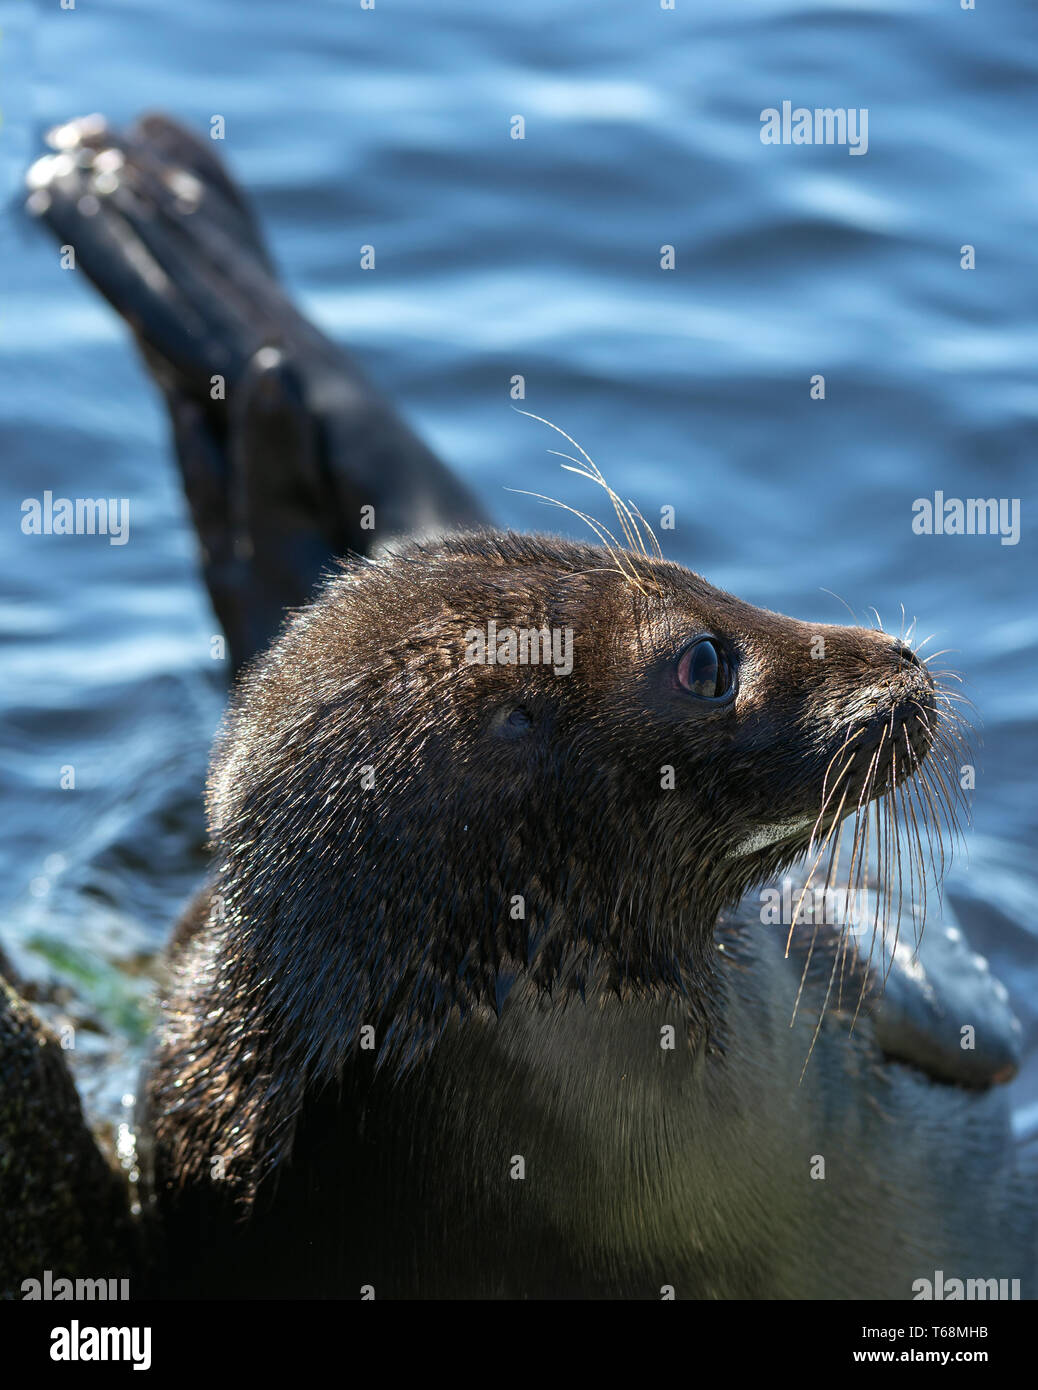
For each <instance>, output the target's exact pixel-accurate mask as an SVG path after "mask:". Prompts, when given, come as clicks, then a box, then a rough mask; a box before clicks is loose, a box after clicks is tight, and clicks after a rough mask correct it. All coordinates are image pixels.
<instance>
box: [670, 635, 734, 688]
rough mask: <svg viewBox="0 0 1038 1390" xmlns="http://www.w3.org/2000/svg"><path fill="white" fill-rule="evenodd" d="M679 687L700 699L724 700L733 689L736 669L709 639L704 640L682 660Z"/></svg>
mask: <svg viewBox="0 0 1038 1390" xmlns="http://www.w3.org/2000/svg"><path fill="white" fill-rule="evenodd" d="M678 684H679V685H680V686H681V688H682V690H687V691H688V693H689V694H690V695H695V696H697V697H698V698H699V699H700V700H720V699H721V698H722V697H723V696H725V695H727V694H728V693H729V691H730V690H731V688H732V669H731V667H730V666H729V664H728V660H727V658H726V657H725V654H724V652H723V651H722V650H721V648H720V647H719V646H718V645H717V643H716V642H714V641H712V640H711V639H710V638H709V637H700V638H699V639H698V640H697V641H695V642H693V643H692V644H691V645H690V646H688V647H686V648H685V650H684V651H683V652H682V653H681V655H680V657H678Z"/></svg>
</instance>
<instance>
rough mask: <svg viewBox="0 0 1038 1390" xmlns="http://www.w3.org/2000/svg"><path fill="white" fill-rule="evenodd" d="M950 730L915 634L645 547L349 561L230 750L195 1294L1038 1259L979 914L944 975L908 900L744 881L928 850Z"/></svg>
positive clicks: (201, 1087)
mask: <svg viewBox="0 0 1038 1390" xmlns="http://www.w3.org/2000/svg"><path fill="white" fill-rule="evenodd" d="M490 633H493V634H494V640H495V642H496V645H495V646H493V647H492V648H491V647H488V645H487V640H486V637H487V634H490ZM505 634H508V636H506V635H505ZM524 634H526V638H525V639H524ZM531 634H532V635H533V638H536V639H538V640H536V641H535V640H532V638H531V636H530V635H531ZM553 634H564V635H565V634H568V635H569V638H571V643H570V649H571V663H562V664H561V665H560V663H558V662H556V661H554V660H552V659H551V654H552V652H553V651H554V648H553V646H552V644H551V642H550V641H548V639H549V638H550V637H551V636H552V635H553ZM513 639H515V640H514V641H513ZM524 641H525V645H524ZM524 653H525V656H526V659H525V660H523V654H524ZM513 658H514V659H513ZM538 658H547V659H538ZM567 664H569V665H570V669H569V670H568V673H565V674H564V672H565V671H566V666H567ZM956 733H957V730H956V726H955V715H954V706H953V705H952V703H951V701H950V698H949V696H948V695H946V694H945V693H944V692H943V691H942V689H941V688H940V686H939V685H938V684H937V683H936V682H935V680H934V678H933V676H932V675H931V673H930V670H929V669H928V667H927V665H926V664H925V662H924V661H922V660H921V659H920V658H919V657H918V656H916V655H915V654H914V653H913V652H912V651H911V650H910V649H909V647H908V646H907V645H906V644H905V643H904V642H902V641H900V640H898V639H895V638H893V637H891V636H888V635H887V634H885V633H883V632H880V631H877V630H871V629H866V628H861V627H839V626H829V625H820V624H816V623H805V622H799V621H796V620H794V619H792V618H788V617H784V616H782V615H779V614H776V613H770V612H767V611H764V610H761V609H758V608H756V607H753V606H752V605H750V604H747V603H744V602H742V601H741V600H739V599H738V598H735V597H733V596H731V595H729V594H727V593H724V592H722V591H720V590H718V589H716V588H714V587H712V586H711V585H710V584H708V583H707V582H706V581H705V580H704V579H702V578H701V577H699V576H697V575H695V574H693V573H691V572H690V571H688V570H686V569H684V568H682V567H680V566H678V565H676V564H673V563H669V562H667V561H665V560H663V559H660V558H658V557H656V556H654V555H647V554H642V553H640V552H638V551H636V550H635V551H632V550H630V549H622V548H619V547H612V546H610V547H608V548H606V549H603V548H602V547H600V546H596V545H589V544H582V543H575V542H569V541H563V540H560V539H557V538H554V537H548V536H541V537H538V536H521V535H515V534H511V533H500V532H493V531H478V532H472V533H466V534H458V535H455V536H452V537H447V538H444V539H442V540H441V541H439V542H436V543H418V542H415V543H410V544H404V545H401V546H399V547H397V548H396V549H395V550H394V551H393V552H392V553H388V554H386V555H384V556H382V557H380V558H379V559H378V560H376V561H357V562H354V563H351V564H344V565H343V566H342V567H341V570H340V572H339V573H338V575H337V576H335V577H334V578H333V579H332V580H331V581H330V582H329V583H328V585H327V587H326V588H325V589H324V591H323V593H322V595H321V596H320V598H319V599H318V600H317V601H316V603H315V604H313V605H312V606H311V607H309V608H307V609H304V610H303V611H302V612H301V613H299V614H298V615H297V616H296V617H295V618H294V619H293V620H292V621H291V622H290V624H289V625H288V627H287V628H286V630H285V632H284V633H283V635H282V636H281V638H280V639H279V641H278V642H277V643H276V644H275V645H274V647H273V648H272V649H271V651H270V652H269V653H268V654H267V655H266V656H265V657H263V658H261V659H260V661H259V662H258V663H257V664H255V666H254V667H253V668H252V669H251V670H250V672H249V673H248V674H247V676H246V678H245V680H244V683H243V684H242V686H241V688H240V691H239V693H238V695H237V697H236V699H235V701H234V704H233V707H232V710H231V713H230V715H229V717H228V721H227V724H226V728H225V730H224V732H223V734H222V736H221V738H220V741H219V744H218V748H217V752H216V754H215V758H214V763H213V768H212V772H211V778H210V783H209V791H208V804H209V815H210V824H211V832H212V837H213V843H214V850H215V857H214V863H215V871H214V877H213V881H212V884H211V886H210V889H209V890H208V894H207V899H206V902H205V903H204V904H200V905H198V906H197V907H196V909H195V910H194V912H193V914H192V916H191V920H190V923H189V924H188V928H187V929H186V930H184V931H183V932H182V933H181V937H180V946H179V949H178V952H177V959H176V983H175V986H174V987H173V988H172V990H171V993H170V998H169V1000H168V1002H167V1005H166V1009H165V1025H164V1030H163V1034H162V1038H161V1041H160V1045H159V1049H158V1052H157V1055H156V1059H155V1063H154V1067H153V1071H152V1074H151V1077H150V1082H149V1087H148V1105H149V1111H150V1118H149V1124H150V1128H151V1131H152V1134H153V1142H154V1174H153V1192H154V1197H153V1201H154V1204H155V1209H156V1212H157V1214H158V1216H159V1220H160V1223H161V1225H162V1227H163V1229H164V1231H165V1233H166V1241H167V1261H168V1263H167V1270H168V1273H167V1285H166V1291H167V1292H169V1293H173V1294H193V1295H196V1296H197V1295H199V1294H202V1295H205V1294H208V1295H210V1296H235V1295H237V1296H242V1295H289V1296H299V1295H311V1296H347V1297H349V1296H359V1295H360V1294H361V1291H362V1290H368V1291H371V1290H373V1291H374V1293H375V1296H377V1297H417V1296H429V1297H438V1298H443V1297H494V1296H501V1297H591V1296H601V1297H623V1298H632V1297H647V1298H658V1297H660V1296H669V1293H670V1292H673V1293H675V1294H676V1296H678V1297H687V1298H762V1297H789V1298H834V1297H856V1298H886V1297H892V1298H908V1297H912V1296H913V1286H914V1285H915V1284H916V1283H917V1282H918V1281H920V1280H925V1279H928V1278H929V1279H932V1278H933V1277H934V1272H935V1271H936V1270H943V1271H944V1272H945V1275H948V1274H949V1273H953V1272H954V1273H955V1274H956V1275H961V1276H963V1277H972V1276H976V1277H980V1276H986V1275H987V1274H989V1273H997V1274H998V1275H999V1276H1000V1277H1006V1278H1013V1277H1016V1278H1021V1279H1023V1280H1026V1281H1030V1280H1031V1278H1032V1275H1033V1261H1034V1218H1033V1192H1029V1191H1028V1188H1027V1186H1026V1184H1025V1182H1024V1179H1023V1177H1022V1176H1021V1175H1020V1174H1019V1173H1018V1172H1017V1171H1016V1170H1015V1167H1014V1156H1013V1149H1012V1144H1011V1142H1010V1138H1009V1130H1008V1118H1007V1109H1006V1105H1005V1099H1004V1093H1003V1092H1001V1091H1000V1090H999V1089H998V1087H997V1086H996V1084H995V1083H996V1082H997V1081H999V1080H1003V1079H1005V1078H1006V1077H1007V1076H1008V1075H1010V1074H1011V1073H1012V1071H1013V1068H1014V1046H1015V1044H1014V1039H1013V1034H1012V1027H1011V1023H1010V1020H1009V1017H1008V1013H1007V1011H1006V1010H1005V1007H1004V998H1003V996H1001V995H999V992H998V991H999V989H1000V987H996V986H995V985H994V984H993V982H991V981H990V978H989V977H987V976H985V974H984V972H983V970H982V969H981V968H980V966H979V965H977V964H976V963H975V962H974V961H973V959H972V958H971V957H970V956H969V954H968V952H966V950H965V948H964V947H960V948H959V949H957V950H956V949H954V940H953V939H950V938H947V937H945V938H943V948H944V950H945V953H946V959H945V960H944V963H943V966H939V967H937V968H935V969H933V970H930V971H929V972H927V971H926V970H925V969H924V968H923V967H922V966H921V965H920V964H919V963H918V962H916V961H915V960H914V958H913V956H912V953H911V952H906V951H905V949H904V946H903V944H902V945H898V946H895V945H894V938H895V930H894V927H895V925H896V924H894V923H890V922H889V919H888V916H886V915H884V912H881V910H880V909H879V908H877V915H876V919H875V923H877V924H879V926H880V927H881V928H882V926H883V924H884V923H886V924H887V925H888V927H889V930H888V931H883V930H880V931H879V932H878V933H877V934H878V935H881V936H885V937H886V938H887V940H886V942H885V946H884V945H880V946H879V947H876V946H875V945H874V944H873V945H871V946H870V938H869V937H866V938H865V941H864V946H865V949H862V950H856V949H855V948H854V947H855V941H854V938H853V937H850V936H848V934H847V932H846V931H844V930H841V929H840V928H839V927H831V926H823V927H822V928H818V927H815V928H814V929H808V930H807V931H806V933H805V932H804V931H803V930H802V928H797V930H796V931H795V932H794V933H793V935H794V938H795V939H796V940H797V941H798V943H799V944H798V946H797V948H796V949H795V950H794V952H793V953H792V954H791V955H790V956H789V957H788V958H787V954H786V940H787V936H788V935H789V928H788V926H780V927H779V928H777V929H776V928H773V927H771V928H769V927H766V926H764V925H762V918H761V913H760V901H759V899H756V900H755V899H754V896H753V893H752V891H751V890H753V889H754V888H755V887H756V886H758V885H760V884H762V883H764V882H767V881H768V880H769V879H770V878H771V877H772V876H774V875H775V874H777V873H780V872H781V871H782V870H784V869H786V868H787V867H788V866H789V865H790V864H792V863H793V862H794V861H795V860H796V859H797V858H798V857H799V856H801V855H803V853H804V852H805V851H806V850H808V849H813V850H814V851H815V858H820V857H821V856H822V854H823V852H824V854H825V855H826V856H828V858H829V860H830V862H831V860H832V858H833V857H834V856H833V847H834V846H835V844H836V843H837V838H838V834H837V829H838V826H839V824H840V823H841V822H842V821H843V820H845V819H846V818H847V817H848V816H851V817H853V818H854V819H855V823H856V834H855V837H854V845H853V846H852V869H851V877H852V878H853V876H854V874H856V873H857V874H859V875H860V874H861V872H862V864H863V863H864V848H863V844H864V842H863V836H864V835H865V833H866V831H867V829H868V828H869V827H871V826H873V825H874V826H875V831H874V834H875V837H876V842H877V843H878V844H879V845H880V847H881V849H883V850H884V852H885V862H886V863H887V865H888V866H893V868H892V869H891V872H892V873H893V872H894V871H895V870H896V869H897V868H898V867H900V870H901V872H902V874H904V873H905V872H907V866H908V865H909V864H914V865H915V869H914V872H919V871H920V870H921V867H922V865H921V863H920V861H921V859H922V857H923V854H924V853H925V848H926V846H925V842H924V840H923V839H922V838H920V839H919V840H918V841H915V840H914V839H913V838H912V836H911V835H910V834H909V835H906V834H905V833H903V832H904V830H905V827H906V826H907V827H908V829H909V830H912V829H913V828H914V829H915V830H918V829H919V827H920V825H921V823H922V822H923V821H927V822H928V823H929V824H931V825H933V824H934V823H935V817H936V813H937V811H938V809H939V805H938V803H939V802H940V801H941V799H942V798H944V797H945V796H946V795H949V796H950V792H949V781H948V777H949V768H948V766H947V765H946V763H947V759H948V757H949V756H950V754H951V753H952V752H953V751H954V744H953V740H954V738H955V736H956ZM899 810H901V811H907V812H908V815H907V818H902V819H901V820H898V819H897V818H896V816H895V813H896V812H898V811H899ZM880 812H885V813H886V814H888V815H889V816H890V817H891V819H888V820H884V819H883V818H882V815H881V814H880ZM827 881H828V880H827ZM887 888H888V897H889V896H891V895H894V890H893V889H892V888H891V886H890V885H889V884H888V885H887ZM747 895H749V896H747ZM895 896H896V895H895ZM740 904H741V905H742V906H740ZM906 921H907V917H906ZM938 934H940V933H938ZM884 951H885V953H884ZM948 953H950V954H948ZM885 975H889V979H888V982H887V989H886V992H885V993H884V992H883V977H884V976H885ZM834 981H835V982H836V984H835V987H834ZM950 981H956V982H957V986H956V987H957V988H958V989H959V991H960V992H959V994H958V995H956V994H955V990H954V988H952V986H951V984H950V983H949V982H950ZM964 985H965V988H963V986H964ZM1003 994H1004V992H1003ZM798 1000H799V1002H798ZM791 1013H795V1014H796V1016H797V1018H798V1023H799V1026H798V1027H796V1028H790V1026H789V1025H790V1017H791ZM852 1023H853V1024H854V1026H853V1027H851V1026H850V1025H851V1024H852ZM967 1025H968V1026H969V1027H970V1028H971V1029H973V1030H974V1032H975V1034H976V1037H977V1039H978V1042H977V1044H976V1046H975V1047H974V1048H973V1049H971V1050H969V1051H966V1050H963V1048H962V1047H961V1046H960V1045H959V1044H960V1026H967ZM978 1184H979V1185H978ZM981 1192H982V1193H983V1196H982V1197H981V1195H980V1194H981ZM1028 1287H1030V1288H1033V1285H1032V1284H1030V1283H1028ZM661 1291H662V1294H661Z"/></svg>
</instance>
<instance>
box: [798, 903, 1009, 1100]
mask: <svg viewBox="0 0 1038 1390" xmlns="http://www.w3.org/2000/svg"><path fill="white" fill-rule="evenodd" d="M911 935H912V932H911V924H910V925H909V930H908V932H907V933H906V931H905V930H904V928H903V929H902V931H901V933H900V934H899V936H900V939H899V940H897V941H896V942H895V941H894V939H893V933H892V932H891V931H888V933H887V939H886V940H885V941H884V940H883V939H882V935H881V933H879V932H877V934H876V938H875V943H874V945H872V948H871V960H869V955H870V934H869V932H868V931H866V932H865V933H864V934H863V935H861V936H860V937H858V938H857V941H858V951H859V961H858V962H854V961H853V956H852V954H851V953H848V955H847V960H848V961H849V962H851V964H850V965H849V966H848V967H847V969H846V971H845V972H844V979H843V984H842V988H841V989H840V990H839V992H838V994H837V991H836V990H835V988H834V991H833V992H832V993H831V996H830V1002H829V1004H828V1006H827V1012H830V1013H833V1014H836V1015H838V1016H841V1017H844V1018H846V1019H847V1020H850V1019H851V1018H852V1017H853V1015H854V1013H855V1010H856V1006H857V1002H858V999H859V997H861V989H862V982H863V978H864V976H863V970H864V964H865V961H869V965H868V975H867V978H865V979H864V984H865V991H864V995H865V1002H864V1005H863V1008H862V1011H861V1012H862V1014H865V1015H868V1016H870V1017H871V1019H872V1024H873V1030H874V1034H875V1039H876V1043H877V1046H878V1047H879V1048H880V1050H881V1051H882V1053H883V1055H884V1056H885V1057H886V1058H887V1060H889V1061H893V1062H904V1063H906V1064H907V1065H909V1066H912V1067H915V1068H916V1069H917V1070H918V1071H921V1072H924V1073H925V1074H926V1075H928V1076H929V1077H931V1078H932V1079H933V1080H934V1081H940V1082H945V1083H948V1084H951V1085H957V1086H963V1087H966V1088H969V1089H984V1088H986V1087H989V1086H995V1085H999V1084H1001V1083H1003V1082H1007V1081H1011V1080H1012V1079H1013V1077H1014V1076H1015V1075H1016V1072H1017V1070H1018V1068H1019V1066H1020V1060H1021V1048H1020V1037H1021V1032H1020V1024H1019V1022H1018V1021H1017V1019H1016V1018H1014V1016H1013V1013H1012V1010H1011V1009H1010V1007H1009V1002H1008V1000H1009V996H1008V993H1007V991H1006V988H1005V986H1004V985H1003V984H1002V982H1001V981H1000V980H997V979H996V978H995V977H994V976H993V975H992V974H991V972H990V971H989V969H988V966H987V962H986V961H984V960H983V958H982V957H980V956H978V955H976V954H974V952H973V951H971V950H970V948H969V946H968V944H967V943H966V940H965V938H964V936H963V934H962V932H961V931H960V930H959V928H958V927H957V926H954V925H948V924H944V923H940V922H932V923H930V924H928V926H927V928H926V930H925V931H924V932H923V933H922V934H921V937H920V942H919V947H918V950H916V949H915V948H914V947H913V945H912V942H911V940H910V939H909V938H910V937H911ZM812 937H814V947H813V950H812ZM845 949H846V942H845V938H844V936H843V934H842V933H841V931H840V929H839V928H838V927H835V926H828V925H822V926H819V928H818V930H817V934H815V933H814V929H813V928H812V927H810V926H804V927H798V928H797V930H796V931H794V933H793V939H792V942H791V944H790V951H789V955H790V960H791V961H792V962H793V963H794V965H795V967H796V968H797V969H798V970H802V969H803V967H804V964H805V962H807V960H808V956H809V954H810V964H809V967H808V981H809V986H810V988H811V992H812V999H815V998H817V996H818V992H819V990H822V991H824V990H825V988H826V985H827V983H828V981H829V978H830V975H831V973H832V962H833V957H834V954H836V953H838V952H841V951H844V950H845ZM840 973H841V966H840V964H839V963H838V964H837V977H839V976H840ZM819 1002H820V1001H819ZM967 1030H968V1031H967Z"/></svg>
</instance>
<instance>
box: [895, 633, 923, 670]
mask: <svg viewBox="0 0 1038 1390" xmlns="http://www.w3.org/2000/svg"><path fill="white" fill-rule="evenodd" d="M894 651H895V653H896V654H897V658H898V664H899V665H900V666H918V667H922V665H923V663H922V662H921V661H920V660H919V658H918V657H917V656H916V654H915V652H914V651H913V650H912V648H911V647H909V646H906V644H905V643H904V642H901V641H897V640H895V642H894Z"/></svg>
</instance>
